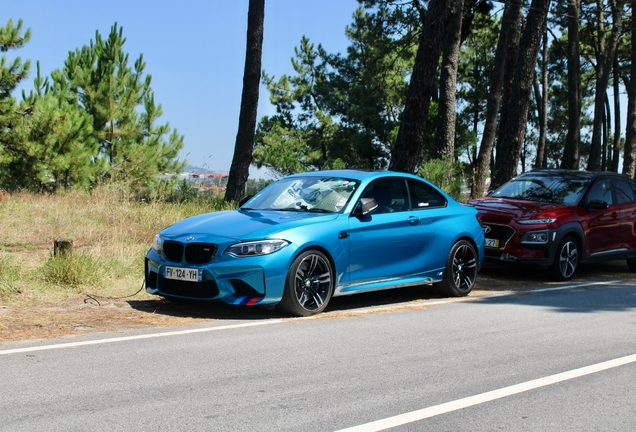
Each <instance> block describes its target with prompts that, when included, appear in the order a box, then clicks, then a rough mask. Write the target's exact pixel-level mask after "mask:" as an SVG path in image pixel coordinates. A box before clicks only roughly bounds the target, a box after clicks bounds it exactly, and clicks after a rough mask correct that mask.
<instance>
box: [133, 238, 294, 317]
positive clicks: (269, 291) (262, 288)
mask: <svg viewBox="0 0 636 432" xmlns="http://www.w3.org/2000/svg"><path fill="white" fill-rule="evenodd" d="M277 255H278V254H277ZM283 255H285V254H281V256H279V257H273V256H268V257H267V260H265V259H264V257H255V258H230V259H228V260H227V261H216V262H211V263H207V264H205V265H192V264H185V263H177V262H171V261H167V260H165V259H163V258H162V257H161V256H159V254H157V253H156V252H155V251H154V250H152V249H151V250H150V251H149V252H148V254H147V255H146V259H145V266H144V267H145V281H146V291H147V292H148V293H149V294H153V295H161V296H163V297H167V298H180V299H190V300H202V301H215V300H220V301H223V302H225V303H228V304H234V305H248V306H251V305H266V304H276V303H279V302H280V300H281V298H282V295H283V290H284V286H285V279H286V275H287V271H286V266H284V265H283V264H282V263H283V262H285V259H284V257H283ZM166 266H170V267H182V268H188V269H197V270H198V269H201V270H202V280H201V281H200V282H190V281H184V280H175V279H170V278H166V274H165V268H166Z"/></svg>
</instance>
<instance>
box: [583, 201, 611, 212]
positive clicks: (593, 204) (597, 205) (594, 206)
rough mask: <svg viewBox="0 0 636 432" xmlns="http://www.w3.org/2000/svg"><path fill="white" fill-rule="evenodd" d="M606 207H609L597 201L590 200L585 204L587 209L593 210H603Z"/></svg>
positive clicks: (603, 202)
mask: <svg viewBox="0 0 636 432" xmlns="http://www.w3.org/2000/svg"><path fill="white" fill-rule="evenodd" d="M608 207H609V204H608V203H606V202H605V201H602V200H598V199H593V200H590V202H588V203H587V208H589V209H593V210H605V209H607V208H608Z"/></svg>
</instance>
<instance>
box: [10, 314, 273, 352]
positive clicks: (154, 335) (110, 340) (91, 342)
mask: <svg viewBox="0 0 636 432" xmlns="http://www.w3.org/2000/svg"><path fill="white" fill-rule="evenodd" d="M282 322H284V320H282V319H276V320H267V321H257V322H248V323H242V324H232V325H226V326H219V327H205V328H196V329H189V330H179V331H171V332H163V333H149V334H141V335H135V336H122V337H116V338H108V339H96V340H89V341H82V342H70V343H63V344H53V345H42V346H34V347H27V348H15V349H9V350H4V351H0V355H5V354H16V353H28V352H34V351H44V350H52V349H61V348H77V347H80V346H85V345H98V344H105V343H113V342H124V341H132V340H139V339H152V338H159V337H166V336H177V335H185V334H192V333H205V332H212V331H220V330H229V329H236V328H243V327H256V326H262V325H267V324H279V323H282Z"/></svg>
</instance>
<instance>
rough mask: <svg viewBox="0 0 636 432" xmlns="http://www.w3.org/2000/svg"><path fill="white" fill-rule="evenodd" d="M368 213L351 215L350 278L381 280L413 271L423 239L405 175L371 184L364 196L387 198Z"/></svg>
mask: <svg viewBox="0 0 636 432" xmlns="http://www.w3.org/2000/svg"><path fill="white" fill-rule="evenodd" d="M387 190H388V191H389V192H390V201H389V202H388V204H387V203H386V202H384V201H383V202H382V203H378V209H377V210H376V211H374V212H372V213H371V214H369V215H367V216H359V217H355V216H352V217H350V218H349V235H350V255H349V282H350V283H352V284H356V283H361V282H371V281H382V280H388V279H394V278H399V277H403V276H405V275H409V274H412V273H413V272H414V271H415V269H416V268H417V267H418V264H419V255H420V253H419V252H420V249H421V242H420V241H419V240H418V239H417V236H416V235H415V232H416V225H414V224H413V220H412V219H411V218H410V213H409V212H408V211H405V207H406V208H408V195H407V190H406V182H405V180H404V179H399V178H390V179H382V180H379V181H376V182H374V183H372V184H370V185H369V186H368V187H367V188H366V189H365V190H364V191H363V193H362V195H361V197H362V198H374V199H376V200H377V199H380V200H387V198H386V191H387ZM380 204H383V205H380Z"/></svg>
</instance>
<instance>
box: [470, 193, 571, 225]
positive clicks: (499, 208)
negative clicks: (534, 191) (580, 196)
mask: <svg viewBox="0 0 636 432" xmlns="http://www.w3.org/2000/svg"><path fill="white" fill-rule="evenodd" d="M469 204H470V205H472V206H473V207H476V208H477V210H478V211H479V213H480V214H481V215H482V216H483V217H484V218H494V219H499V220H508V221H509V220H512V219H518V218H529V217H534V216H538V215H539V214H543V213H545V212H549V211H553V210H557V209H562V208H564V207H566V206H565V205H563V204H552V203H543V202H537V201H526V200H515V199H506V198H491V197H484V198H479V199H476V200H472V201H470V202H469Z"/></svg>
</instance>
